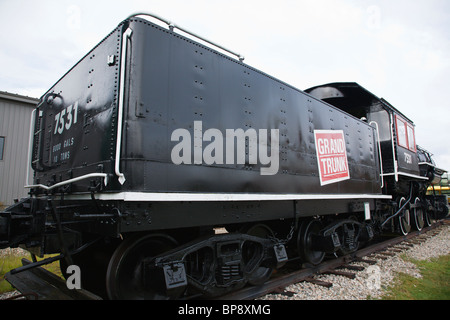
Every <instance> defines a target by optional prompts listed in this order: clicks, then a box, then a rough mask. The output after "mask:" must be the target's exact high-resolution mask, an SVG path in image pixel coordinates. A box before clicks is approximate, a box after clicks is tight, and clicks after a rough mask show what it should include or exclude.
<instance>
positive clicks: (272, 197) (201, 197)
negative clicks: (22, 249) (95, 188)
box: [64, 192, 392, 202]
mask: <svg viewBox="0 0 450 320" xmlns="http://www.w3.org/2000/svg"><path fill="white" fill-rule="evenodd" d="M95 198H96V199H98V200H120V201H131V202H133V201H280V200H346V199H355V200H358V199H392V196H390V195H382V194H275V193H184V192H118V193H99V194H96V195H95ZM64 199H67V200H87V199H91V196H90V194H85V195H66V196H64Z"/></svg>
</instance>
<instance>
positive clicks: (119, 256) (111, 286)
mask: <svg viewBox="0 0 450 320" xmlns="http://www.w3.org/2000/svg"><path fill="white" fill-rule="evenodd" d="M175 246H176V242H175V240H173V239H172V238H170V237H168V236H166V235H162V234H151V235H145V236H135V237H130V238H128V239H126V240H124V241H123V242H122V243H121V244H120V245H119V246H118V247H117V249H116V251H114V254H113V255H112V257H111V260H110V262H109V265H108V270H107V273H106V291H107V293H108V297H109V298H110V299H112V300H116V299H120V300H144V299H151V300H163V299H164V300H165V299H170V298H176V297H173V296H170V297H169V296H167V295H166V294H165V284H164V283H165V282H164V280H163V281H155V283H160V286H159V287H158V286H155V287H151V288H149V287H144V284H143V280H142V279H143V272H142V262H143V260H144V259H147V258H151V257H155V256H157V255H159V254H161V253H164V252H166V251H168V250H170V249H173V248H174V247H175ZM159 276H160V275H159Z"/></svg>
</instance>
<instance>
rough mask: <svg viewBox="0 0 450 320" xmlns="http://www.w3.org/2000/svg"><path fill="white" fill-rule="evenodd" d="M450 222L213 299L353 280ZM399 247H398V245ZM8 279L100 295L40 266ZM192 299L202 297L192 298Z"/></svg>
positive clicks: (79, 295)
mask: <svg viewBox="0 0 450 320" xmlns="http://www.w3.org/2000/svg"><path fill="white" fill-rule="evenodd" d="M444 224H446V225H448V224H450V220H448V219H446V220H441V221H437V222H435V223H434V224H433V225H432V226H430V227H427V228H424V229H423V230H422V231H420V232H419V231H415V232H411V233H409V234H408V235H407V236H396V237H392V238H387V239H384V240H383V241H381V242H378V243H375V244H372V245H370V246H368V247H366V248H363V249H361V250H358V251H356V252H354V253H353V254H349V255H346V256H342V257H338V258H335V259H332V260H327V261H325V262H323V263H321V264H320V265H318V266H315V267H310V268H303V269H300V270H296V271H293V272H289V273H285V274H281V273H280V274H278V275H276V276H275V277H274V278H272V279H270V280H269V281H268V282H266V283H265V284H263V285H261V286H249V287H245V288H243V289H241V290H239V291H236V292H233V293H230V294H227V295H224V296H221V297H218V298H216V300H251V299H256V298H259V297H262V296H264V295H266V294H270V293H281V294H283V293H284V294H286V295H289V294H290V293H289V292H285V288H286V287H288V286H289V285H291V284H295V283H298V282H302V281H308V282H312V283H315V284H318V285H321V286H325V287H331V286H332V285H333V284H332V283H331V282H327V281H322V280H319V279H316V278H315V276H316V275H320V274H334V275H337V276H343V277H348V278H350V279H354V278H355V277H356V274H355V273H354V272H349V271H342V270H341V269H346V270H354V271H362V270H364V268H365V267H362V266H359V265H353V264H352V263H354V262H364V263H366V264H369V265H370V264H375V263H376V262H377V260H380V259H386V258H388V257H390V256H392V255H395V254H396V253H397V251H398V250H401V249H400V248H401V247H405V248H407V247H409V246H413V245H415V244H418V243H421V242H423V241H425V240H426V239H428V238H430V237H433V236H435V235H436V234H437V233H439V232H440V229H439V226H441V225H444ZM399 246H400V247H399ZM22 263H23V264H24V265H26V264H28V263H30V261H28V260H27V259H22ZM6 279H7V280H8V282H10V283H11V284H12V286H13V287H15V288H16V289H17V290H18V291H19V292H20V294H19V295H15V296H12V297H10V298H8V299H16V298H21V299H31V300H100V299H101V298H100V297H99V296H97V295H95V294H93V293H91V292H89V291H86V290H83V289H80V290H69V289H68V288H67V286H66V283H65V282H64V280H63V279H62V278H60V277H58V276H56V275H55V274H53V273H51V272H49V271H47V270H45V269H43V268H41V267H37V268H33V269H30V270H27V271H23V272H20V273H17V274H14V275H13V274H11V273H7V274H6ZM193 298H194V299H198V298H200V299H201V298H202V297H193Z"/></svg>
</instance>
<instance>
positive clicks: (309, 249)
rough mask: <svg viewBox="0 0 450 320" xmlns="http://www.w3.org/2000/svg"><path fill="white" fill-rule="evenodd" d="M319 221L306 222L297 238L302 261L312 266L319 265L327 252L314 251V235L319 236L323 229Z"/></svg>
mask: <svg viewBox="0 0 450 320" xmlns="http://www.w3.org/2000/svg"><path fill="white" fill-rule="evenodd" d="M322 227H323V226H322V223H321V222H320V221H319V220H315V219H312V220H306V221H303V223H302V224H301V226H300V229H299V232H298V236H297V248H298V254H299V256H300V259H301V260H302V261H303V262H306V263H310V264H312V265H318V264H319V263H321V262H322V260H323V258H324V257H325V252H323V251H316V250H314V249H313V240H312V238H313V235H318V234H319V232H320V230H321V229H322Z"/></svg>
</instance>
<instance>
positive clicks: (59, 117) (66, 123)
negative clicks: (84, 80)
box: [53, 101, 78, 134]
mask: <svg viewBox="0 0 450 320" xmlns="http://www.w3.org/2000/svg"><path fill="white" fill-rule="evenodd" d="M72 111H73V115H72ZM66 116H67V117H66ZM77 117H78V101H77V102H75V104H74V105H70V106H68V107H67V108H66V109H64V110H62V111H61V112H58V113H57V114H56V115H55V131H54V132H53V134H56V133H59V134H62V133H63V131H64V128H65V129H66V130H69V129H70V127H71V126H72V124H75V123H77Z"/></svg>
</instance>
